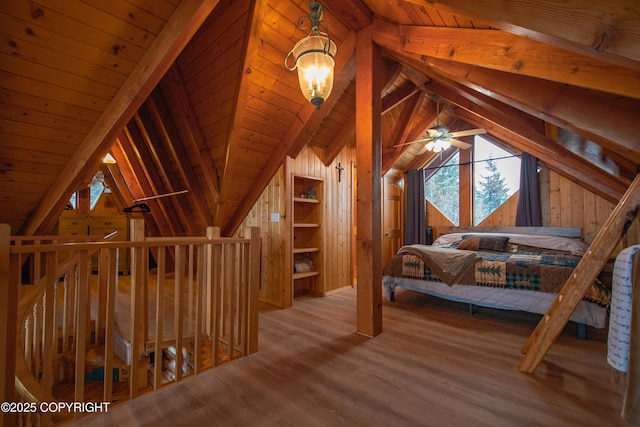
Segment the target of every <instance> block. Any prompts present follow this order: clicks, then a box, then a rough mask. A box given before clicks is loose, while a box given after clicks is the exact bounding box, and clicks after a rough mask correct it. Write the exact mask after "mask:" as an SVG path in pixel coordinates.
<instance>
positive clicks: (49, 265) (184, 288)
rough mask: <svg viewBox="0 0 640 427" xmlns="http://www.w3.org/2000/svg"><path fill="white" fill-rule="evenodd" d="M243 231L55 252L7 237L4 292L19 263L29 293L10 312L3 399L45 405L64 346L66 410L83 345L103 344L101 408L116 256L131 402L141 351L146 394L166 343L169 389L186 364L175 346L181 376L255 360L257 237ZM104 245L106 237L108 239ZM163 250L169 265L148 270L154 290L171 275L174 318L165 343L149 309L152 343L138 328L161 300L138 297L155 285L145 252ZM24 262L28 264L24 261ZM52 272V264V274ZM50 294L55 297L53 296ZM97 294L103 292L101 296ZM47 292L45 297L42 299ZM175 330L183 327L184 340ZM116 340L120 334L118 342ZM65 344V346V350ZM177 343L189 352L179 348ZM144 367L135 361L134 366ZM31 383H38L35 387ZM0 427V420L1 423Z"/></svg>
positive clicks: (79, 381) (56, 246)
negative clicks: (126, 304) (122, 272)
mask: <svg viewBox="0 0 640 427" xmlns="http://www.w3.org/2000/svg"><path fill="white" fill-rule="evenodd" d="M138 229H144V227H143V226H142V227H140V226H139V225H138ZM247 231H248V232H250V233H251V236H250V238H221V237H219V231H217V232H212V233H208V236H209V237H178V238H165V237H159V238H145V237H144V236H142V239H143V240H138V241H119V242H114V241H104V240H103V241H98V242H87V241H85V239H86V236H82V238H77V239H74V242H71V243H68V242H65V243H60V236H22V237H12V238H11V241H12V242H13V243H14V244H12V245H11V244H5V245H4V247H0V254H5V255H6V254H9V257H8V258H9V259H11V260H13V261H11V262H12V268H13V269H14V273H12V277H14V278H15V282H17V283H12V284H11V286H19V285H20V283H21V280H20V274H19V272H18V271H17V269H18V268H20V269H22V268H23V266H22V261H23V260H25V259H31V260H32V261H31V262H30V263H29V264H26V265H25V267H28V268H30V269H31V271H32V272H31V273H30V274H28V276H29V277H31V278H32V279H29V280H30V281H29V283H31V284H29V285H28V286H21V295H20V299H19V302H18V303H17V304H16V313H15V317H14V323H13V324H14V325H17V326H18V328H19V329H18V338H19V339H20V337H21V336H23V337H25V339H26V341H25V342H24V343H23V345H21V346H18V347H19V348H17V349H16V353H15V357H16V359H15V361H14V366H13V369H10V370H9V371H6V372H5V373H7V372H11V371H12V372H13V374H14V375H15V378H16V381H15V384H16V388H15V390H14V391H13V392H14V393H17V394H16V395H15V397H16V398H18V399H23V400H24V401H30V402H34V403H38V402H42V401H52V400H55V398H54V396H53V395H52V386H53V385H54V382H56V381H57V379H55V378H52V376H56V377H57V369H58V368H56V366H57V364H59V363H62V360H64V358H65V357H67V356H63V353H65V352H68V351H69V350H71V348H72V347H71V345H72V344H71V343H73V346H74V347H75V349H76V350H75V352H76V355H75V359H74V361H73V363H74V366H75V375H74V378H75V394H74V396H72V397H71V396H70V397H69V398H70V399H72V400H74V401H82V400H83V399H84V375H85V362H86V361H85V355H86V350H88V349H89V347H86V350H85V345H86V346H90V345H96V344H94V338H93V336H95V342H96V343H104V344H105V347H104V352H105V354H104V366H103V369H104V373H105V374H104V400H105V401H110V400H111V398H112V390H113V389H112V378H111V375H109V373H110V372H111V369H112V366H113V363H114V361H113V354H114V353H113V352H114V351H115V350H114V348H113V336H114V328H116V323H115V320H114V319H115V316H114V312H115V311H114V310H116V309H117V308H116V307H115V306H114V302H115V301H114V297H115V290H116V284H117V277H118V264H117V258H116V257H117V256H118V255H117V254H118V253H120V254H122V251H132V266H131V267H132V270H131V274H132V276H131V279H132V288H131V289H132V293H131V307H133V308H134V310H133V311H132V316H133V317H132V319H131V325H132V335H131V338H130V339H131V341H130V344H129V348H130V350H128V351H129V352H130V355H129V382H130V383H129V390H130V396H131V397H133V396H135V395H136V394H137V390H138V387H139V386H140V384H139V382H138V379H140V381H144V382H145V383H146V378H147V374H146V373H144V372H143V373H142V374H140V375H139V374H138V369H139V368H138V361H139V358H140V357H142V355H144V353H145V352H148V351H149V348H150V347H151V346H152V347H153V351H154V353H155V354H156V368H155V369H154V371H153V378H154V380H153V382H152V386H153V388H158V387H161V386H162V385H163V383H164V382H166V380H162V379H161V376H162V375H164V373H163V370H162V365H163V364H162V355H163V353H164V351H165V349H166V346H167V345H168V344H169V343H172V346H174V347H175V348H176V351H177V357H176V369H175V377H174V381H180V380H181V378H182V366H183V365H184V364H186V363H187V360H186V359H185V360H182V351H180V350H181V349H182V348H183V346H185V345H186V346H187V347H189V346H191V345H193V349H192V350H193V359H192V360H190V361H189V363H190V366H192V371H191V373H195V374H197V373H199V372H201V371H202V369H203V368H206V367H207V366H211V367H213V366H216V365H217V364H219V363H222V362H224V361H225V360H232V359H234V358H236V357H241V356H245V355H248V354H251V353H253V352H255V351H257V343H258V340H257V329H258V328H257V319H258V311H257V303H258V286H259V274H260V269H259V261H257V260H259V256H260V237H259V230H258V229H257V228H248V229H247ZM132 234H133V233H132ZM74 237H77V236H74ZM107 237H108V238H113V237H114V236H113V235H109V236H107ZM101 239H104V237H101ZM25 243H26V244H25ZM163 248H164V249H163ZM118 251H119V252H118ZM165 251H167V252H166V253H167V254H168V253H169V252H168V251H171V253H172V255H174V257H173V258H175V261H170V260H168V259H165V257H164V256H162V261H160V262H159V263H158V266H157V275H156V274H154V275H153V277H157V280H158V282H157V283H158V284H163V283H164V275H165V274H166V273H169V272H173V274H172V276H171V277H172V279H173V280H174V283H175V291H174V296H176V297H175V298H174V299H175V302H174V304H173V310H172V311H173V313H174V321H173V323H174V338H167V335H166V334H164V333H163V328H162V319H163V318H164V314H163V313H164V309H163V306H162V304H159V305H157V306H156V312H157V317H156V319H157V320H156V321H157V325H156V328H157V329H156V335H155V337H154V336H151V337H149V336H148V335H147V330H148V327H147V324H146V319H147V318H149V317H148V314H147V300H152V299H154V300H155V299H157V300H158V301H164V300H165V297H163V296H162V293H161V292H162V291H163V290H164V286H163V285H161V286H160V287H157V292H158V294H157V295H154V293H156V291H153V292H150V291H149V290H148V286H149V282H150V281H151V280H154V283H155V280H156V279H149V277H150V274H151V273H150V271H149V269H148V262H147V261H146V256H147V254H149V253H154V254H156V253H157V254H160V253H162V254H164V253H165ZM96 253H99V254H100V256H99V265H98V269H97V275H98V276H97V282H98V284H97V286H98V291H99V298H98V304H99V306H98V307H97V308H98V310H97V313H98V314H97V316H98V317H97V318H96V324H95V328H96V330H95V335H92V338H91V340H90V341H89V334H88V325H89V322H92V321H93V317H92V318H91V319H90V318H89V317H87V315H88V314H89V312H88V308H89V307H90V305H91V302H90V296H89V292H88V291H89V286H90V285H89V278H90V274H91V271H90V267H91V255H94V254H96ZM57 254H64V255H63V256H65V257H66V258H65V259H64V260H63V261H61V262H58V261H57V260H58V258H59V255H57ZM25 255H31V256H30V257H29V258H26V257H25ZM3 256H4V255H3ZM167 258H168V257H167ZM0 261H1V260H0ZM158 261H159V260H158ZM54 263H57V265H53V264H54ZM169 264H171V266H172V267H171V266H169ZM0 265H1V263H0ZM94 265H95V263H94ZM16 266H19V267H16ZM94 270H95V268H94ZM61 277H65V282H64V284H65V285H64V288H59V287H57V288H56V287H54V283H63V282H59V280H60V278H61ZM76 277H77V278H78V281H77V282H76V281H75V279H74V278H76ZM0 278H1V276H0ZM67 278H70V279H74V281H73V282H71V285H70V288H68V287H67ZM161 278H162V280H161ZM55 289H59V290H58V291H57V292H56V291H55ZM60 289H63V290H62V291H61V290H60ZM68 289H70V290H68ZM103 289H106V290H104V291H103ZM49 292H51V295H52V297H49ZM60 292H63V294H60ZM68 292H71V294H68ZM74 293H75V296H74ZM56 294H58V295H64V297H65V300H64V301H67V300H68V301H71V302H70V304H71V306H69V307H67V305H66V304H68V303H67V302H63V303H62V305H59V306H58V308H56V306H55V305H56V304H61V302H57V301H56V300H57V298H56ZM183 294H184V295H185V299H184V300H183V299H182V295H183ZM45 295H46V296H45ZM187 296H188V300H187V299H186V298H187ZM74 301H75V302H74ZM85 304H86V305H85ZM85 307H86V309H85ZM67 308H69V310H68V309H67ZM56 312H59V313H60V312H62V313H67V314H63V316H62V324H63V329H62V334H60V332H59V331H58V327H57V326H55V327H54V326H53V325H56V324H57V325H59V323H58V321H56V320H55V319H56V316H59V315H56V314H55V313H56ZM73 313H75V314H73ZM214 313H215V314H214ZM123 314H125V313H123ZM67 316H71V317H67ZM136 319H138V320H136ZM58 320H59V317H58ZM71 322H72V323H71ZM183 324H184V325H185V326H184V328H185V329H184V333H183V327H182V325H183ZM28 325H30V326H28ZM67 325H69V330H68V332H66V329H67ZM25 327H26V328H28V329H25V331H26V332H22V329H23V328H25ZM140 331H142V333H141V332H140ZM91 332H93V330H92V331H91ZM119 335H121V334H120V333H119ZM207 337H211V338H207ZM67 339H69V341H68V344H67ZM205 339H211V341H212V346H213V347H212V348H213V350H212V352H211V359H210V360H211V363H210V364H209V365H204V364H203V361H204V359H203V358H202V356H201V352H202V351H203V348H205V347H203V340H205ZM59 340H61V342H62V347H61V350H60V351H62V352H63V353H58V351H59V350H58V347H59V345H60V344H59V343H58V342H59ZM14 342H15V341H14ZM187 342H189V343H191V344H187ZM32 350H33V351H32ZM221 354H226V356H225V357H224V358H223V359H221V358H220V355H221ZM125 356H126V355H125ZM60 357H63V359H60V360H61V361H60V362H57V361H56V360H58V359H59V358H60ZM207 360H209V359H207ZM147 363H148V362H145V364H144V365H146V364H147ZM185 366H186V365H185ZM32 368H33V369H32ZM142 369H144V368H142ZM185 369H186V368H185ZM61 372H62V371H61ZM40 376H41V378H39V377H40ZM76 416H78V414H76ZM0 417H2V414H0ZM34 417H36V418H35V419H36V421H34V422H36V423H39V424H41V425H48V424H51V423H52V422H54V421H58V420H60V419H62V418H60V417H57V419H56V420H52V419H51V414H45V413H43V414H39V415H34ZM2 419H3V420H4V417H3V418H2ZM21 422H25V420H24V419H22V420H21ZM29 422H31V421H27V423H29ZM0 427H1V426H0Z"/></svg>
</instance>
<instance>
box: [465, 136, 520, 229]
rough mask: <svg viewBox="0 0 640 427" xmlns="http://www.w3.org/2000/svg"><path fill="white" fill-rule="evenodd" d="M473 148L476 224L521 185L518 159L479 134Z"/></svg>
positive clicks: (474, 220) (474, 216) (474, 221)
mask: <svg viewBox="0 0 640 427" xmlns="http://www.w3.org/2000/svg"><path fill="white" fill-rule="evenodd" d="M473 150H474V152H473V160H474V177H473V178H474V179H473V182H474V192H473V203H474V209H473V225H478V224H480V223H481V222H482V221H483V220H484V219H485V218H486V217H488V216H489V215H491V213H492V212H493V211H495V210H496V209H497V208H499V207H500V205H502V204H503V203H504V202H505V201H506V200H507V199H508V198H509V197H511V196H512V195H513V194H514V193H515V192H516V191H518V190H519V189H520V159H519V158H518V157H513V154H511V153H509V152H508V151H506V150H503V149H502V148H500V147H498V146H497V145H495V144H493V143H492V142H491V141H489V140H487V139H485V138H483V137H481V136H476V137H475V141H474V144H473Z"/></svg>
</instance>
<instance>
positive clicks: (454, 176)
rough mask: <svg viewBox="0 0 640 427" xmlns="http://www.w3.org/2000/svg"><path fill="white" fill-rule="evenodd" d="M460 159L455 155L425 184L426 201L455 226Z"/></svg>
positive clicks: (457, 222) (458, 219) (457, 217)
mask: <svg viewBox="0 0 640 427" xmlns="http://www.w3.org/2000/svg"><path fill="white" fill-rule="evenodd" d="M458 163H460V157H459V156H458V153H456V154H455V155H454V156H453V157H452V158H451V160H449V161H448V162H447V163H445V164H444V165H443V166H441V167H440V168H439V169H438V171H437V172H436V173H434V174H433V176H432V177H431V178H429V179H428V180H427V182H425V188H424V194H425V197H426V199H427V200H428V201H429V202H430V203H431V204H432V205H433V206H435V207H436V208H438V210H439V211H440V212H442V213H443V214H444V215H445V216H446V217H447V218H449V220H450V221H451V222H452V223H454V224H455V225H456V226H457V225H460V207H459V200H460V197H459V194H460V172H459V168H458Z"/></svg>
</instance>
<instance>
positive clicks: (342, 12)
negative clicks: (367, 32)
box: [322, 0, 372, 32]
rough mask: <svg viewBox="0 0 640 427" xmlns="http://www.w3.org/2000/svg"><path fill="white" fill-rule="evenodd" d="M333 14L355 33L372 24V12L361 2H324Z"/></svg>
mask: <svg viewBox="0 0 640 427" xmlns="http://www.w3.org/2000/svg"><path fill="white" fill-rule="evenodd" d="M322 4H323V5H324V6H325V7H326V8H327V9H328V10H330V11H331V14H332V15H333V16H335V17H336V18H338V19H339V20H341V21H342V22H344V24H345V25H346V26H347V27H348V28H349V29H350V30H351V31H354V32H358V31H360V30H361V29H363V28H364V27H366V26H367V25H369V24H371V16H372V14H371V10H369V7H367V5H366V4H365V3H364V2H363V1H361V0H322Z"/></svg>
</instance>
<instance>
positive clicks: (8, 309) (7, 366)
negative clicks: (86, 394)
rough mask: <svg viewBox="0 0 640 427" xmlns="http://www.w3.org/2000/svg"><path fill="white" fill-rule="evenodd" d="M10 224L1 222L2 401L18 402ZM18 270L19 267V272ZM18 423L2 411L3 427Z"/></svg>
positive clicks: (0, 424)
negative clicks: (15, 379)
mask: <svg viewBox="0 0 640 427" xmlns="http://www.w3.org/2000/svg"><path fill="white" fill-rule="evenodd" d="M10 252H11V227H9V226H8V225H7V224H0V347H2V348H3V349H4V350H3V351H0V384H1V385H0V402H12V401H15V385H14V384H15V381H14V378H15V376H16V352H15V351H11V350H12V349H15V346H16V331H17V317H18V312H17V310H18V280H17V279H18V277H17V273H16V274H14V277H11V275H10V272H9V265H10ZM17 270H18V269H16V272H17ZM15 424H16V415H15V414H12V413H10V412H2V413H0V427H4V426H11V425H15Z"/></svg>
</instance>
